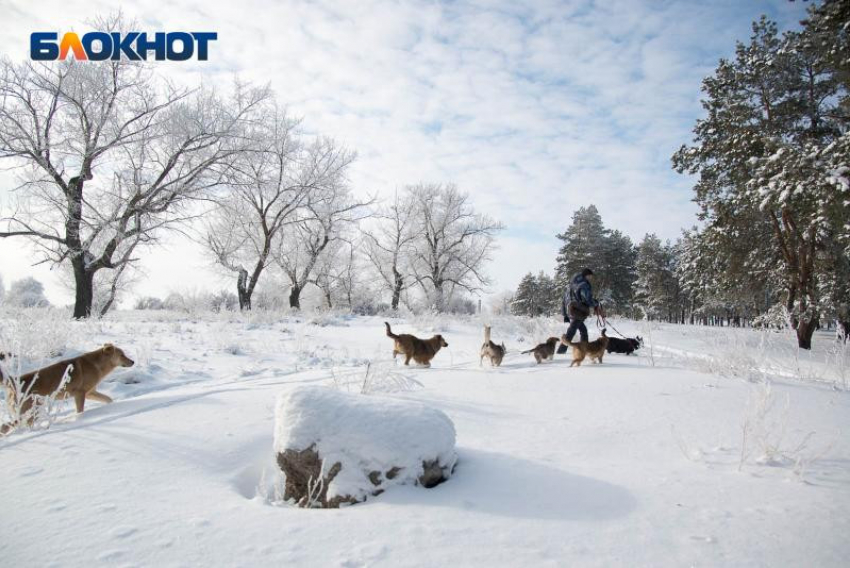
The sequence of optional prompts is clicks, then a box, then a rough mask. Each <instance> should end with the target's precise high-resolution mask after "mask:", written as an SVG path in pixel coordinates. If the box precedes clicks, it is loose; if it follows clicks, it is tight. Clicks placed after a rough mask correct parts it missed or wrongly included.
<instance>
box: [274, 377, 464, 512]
mask: <svg viewBox="0 0 850 568" xmlns="http://www.w3.org/2000/svg"><path fill="white" fill-rule="evenodd" d="M274 449H275V453H276V454H277V460H278V465H279V466H280V467H281V469H282V470H283V471H284V473H285V474H286V492H285V495H284V497H285V498H286V499H294V500H295V501H296V502H297V503H298V504H299V505H300V506H302V507H310V506H316V505H321V506H323V507H337V506H339V505H340V504H342V503H357V502H360V501H364V500H365V499H366V498H367V497H369V496H372V495H377V494H379V493H381V492H383V491H384V490H385V489H387V488H388V487H389V486H392V485H400V484H414V485H423V486H425V487H432V486H433V485H436V484H437V483H439V482H441V481H443V480H445V479H447V478H449V477H450V476H451V474H452V470H453V469H454V465H455V462H456V461H457V455H456V453H455V428H454V424H452V421H451V420H450V419H449V417H448V416H446V415H445V414H444V413H443V412H441V411H439V410H436V409H433V408H429V407H427V406H424V405H422V404H419V403H415V402H410V401H401V400H395V399H391V398H383V397H378V396H363V395H358V394H349V393H344V392H340V391H338V390H334V389H329V388H325V387H298V388H295V389H292V390H289V391H287V392H284V393H283V394H282V395H281V396H280V397H279V398H278V401H277V408H276V412H275V440H274Z"/></svg>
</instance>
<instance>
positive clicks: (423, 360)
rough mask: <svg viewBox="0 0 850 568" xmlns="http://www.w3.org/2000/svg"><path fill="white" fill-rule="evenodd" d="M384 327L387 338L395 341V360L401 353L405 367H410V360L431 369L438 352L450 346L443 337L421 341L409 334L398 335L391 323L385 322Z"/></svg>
mask: <svg viewBox="0 0 850 568" xmlns="http://www.w3.org/2000/svg"><path fill="white" fill-rule="evenodd" d="M384 325H385V326H387V337H392V338H393V340H394V341H395V344H394V346H393V359H395V356H396V355H398V354H399V353H400V354H402V355H404V357H405V359H404V364H405V365H409V364H410V360H411V359H413V360H414V361H416V362H417V363H419V364H420V365H425V366H426V367H430V366H431V359H433V358H434V356H435V355H436V354H437V352H438V351H440V349H441V348H442V347H448V346H449V344H448V343H446V340H445V339H443V336H442V335H435V336H434V337H432V338H431V339H419V338H418V337H416V336H414V335H410V334H407V333H402V334H401V335H396V334H394V333H393V330H392V329H391V328H390V324H389V323H387V322H384Z"/></svg>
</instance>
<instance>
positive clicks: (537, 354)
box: [522, 337, 559, 365]
mask: <svg viewBox="0 0 850 568" xmlns="http://www.w3.org/2000/svg"><path fill="white" fill-rule="evenodd" d="M558 341H559V340H558V338H557V337H550V338H549V339H547V340H546V341H545V342H544V343H541V344H539V345H538V346H537V347H535V348H534V349H529V350H528V351H523V352H522V354H523V355H525V354H526V353H534V358H535V359H536V360H537V364H538V365H539V364H540V363H542V362H543V361H551V360H552V359H553V358H554V357H555V348H557V347H558Z"/></svg>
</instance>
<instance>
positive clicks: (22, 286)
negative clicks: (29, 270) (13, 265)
mask: <svg viewBox="0 0 850 568" xmlns="http://www.w3.org/2000/svg"><path fill="white" fill-rule="evenodd" d="M5 301H6V303H7V304H8V305H10V306H18V307H21V308H44V307H47V306H49V305H50V302H48V301H47V298H46V297H45V295H44V285H43V284H42V283H41V282H39V281H38V280H36V279H35V278H33V277H32V276H28V277H26V278H22V279H20V280H16V281H14V282H12V286H11V287H10V288H9V295H8V296H7V297H6V300H5Z"/></svg>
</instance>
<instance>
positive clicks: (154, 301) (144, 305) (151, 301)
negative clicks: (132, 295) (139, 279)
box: [133, 296, 165, 310]
mask: <svg viewBox="0 0 850 568" xmlns="http://www.w3.org/2000/svg"><path fill="white" fill-rule="evenodd" d="M133 309H136V310H164V309H165V304H164V303H163V301H162V300H160V299H159V298H156V297H154V296H146V297H144V298H139V299H138V300H136V304H135V305H134V306H133Z"/></svg>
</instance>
